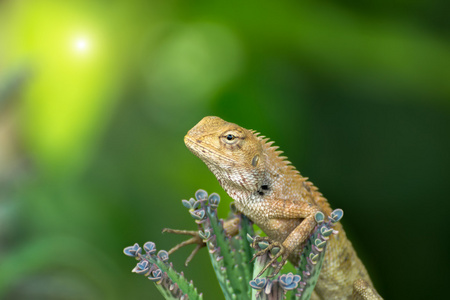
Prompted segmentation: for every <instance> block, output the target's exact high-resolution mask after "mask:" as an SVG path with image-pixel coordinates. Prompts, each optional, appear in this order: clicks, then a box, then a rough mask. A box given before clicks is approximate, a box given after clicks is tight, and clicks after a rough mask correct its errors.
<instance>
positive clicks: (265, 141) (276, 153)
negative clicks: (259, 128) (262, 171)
mask: <svg viewBox="0 0 450 300" xmlns="http://www.w3.org/2000/svg"><path fill="white" fill-rule="evenodd" d="M250 132H251V133H252V134H253V135H254V136H255V137H256V138H258V140H259V141H260V142H261V145H262V146H263V148H264V149H265V150H266V151H267V153H268V154H269V156H271V157H272V158H274V159H275V160H276V161H278V162H279V163H280V164H283V165H284V168H285V170H286V173H289V172H291V173H292V174H293V175H298V176H299V177H301V176H300V172H299V171H298V170H296V169H295V167H294V166H293V165H292V163H291V162H290V161H289V160H287V156H281V154H283V153H284V152H283V151H281V150H278V148H279V147H278V146H272V145H273V144H274V143H275V142H274V141H270V139H269V138H266V137H265V136H264V135H261V133H259V132H256V131H255V130H250Z"/></svg>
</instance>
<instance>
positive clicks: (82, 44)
mask: <svg viewBox="0 0 450 300" xmlns="http://www.w3.org/2000/svg"><path fill="white" fill-rule="evenodd" d="M74 46H75V50H76V51H77V52H80V53H84V52H87V51H88V50H89V46H90V45H89V41H88V40H87V39H86V38H77V39H75V42H74Z"/></svg>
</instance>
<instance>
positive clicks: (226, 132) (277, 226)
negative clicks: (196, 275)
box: [164, 116, 382, 300]
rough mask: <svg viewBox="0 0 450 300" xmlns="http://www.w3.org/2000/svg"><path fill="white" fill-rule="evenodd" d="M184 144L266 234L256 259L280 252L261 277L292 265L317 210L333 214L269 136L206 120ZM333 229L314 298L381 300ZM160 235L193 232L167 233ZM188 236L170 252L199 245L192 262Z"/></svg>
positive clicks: (350, 248) (343, 238)
mask: <svg viewBox="0 0 450 300" xmlns="http://www.w3.org/2000/svg"><path fill="white" fill-rule="evenodd" d="M184 142H185V144H186V146H187V148H188V149H189V150H190V151H191V152H192V153H193V154H195V155H196V156H198V157H199V158H200V159H201V160H202V161H203V162H204V163H205V164H206V165H207V167H208V168H209V170H210V171H211V172H212V173H213V174H214V175H215V176H216V178H217V180H218V181H219V183H220V185H221V186H222V188H223V189H224V190H225V191H226V192H227V194H228V195H229V196H230V197H231V198H233V200H234V201H235V202H234V205H235V207H236V209H237V210H238V211H239V212H240V213H243V214H244V215H246V216H247V217H248V218H249V219H250V220H252V221H253V222H254V223H255V224H256V225H257V226H259V227H260V228H261V229H262V230H263V231H264V232H265V233H266V235H267V237H257V238H255V241H254V242H253V243H256V242H259V241H262V240H264V241H267V242H269V244H270V246H269V247H268V248H266V249H265V250H260V251H259V252H257V253H256V254H255V255H256V256H258V255H262V254H263V253H265V252H267V251H268V250H269V249H271V248H273V247H274V246H276V247H279V248H280V251H279V252H278V253H277V254H276V255H274V257H273V258H272V260H271V261H270V262H269V263H268V264H267V265H266V267H265V268H264V269H263V270H262V271H261V273H260V275H261V274H262V273H263V272H264V270H265V269H266V268H267V267H268V266H269V265H271V264H276V268H275V269H274V271H273V273H272V274H271V275H269V277H270V276H274V275H276V274H277V273H278V272H279V271H280V269H281V268H282V266H283V265H284V264H285V263H286V261H287V260H289V261H290V262H291V263H293V264H294V265H296V264H297V263H298V261H299V251H300V249H301V246H302V244H303V242H304V241H305V240H306V239H307V238H308V237H309V235H310V233H311V232H312V231H313V230H314V227H315V225H316V221H315V219H314V215H315V214H316V212H318V211H321V212H323V213H324V214H325V215H330V214H331V212H332V209H331V207H330V204H329V203H328V201H327V200H326V199H325V198H324V197H323V195H322V194H321V193H320V192H319V191H318V188H317V187H315V186H314V185H313V184H312V183H311V182H310V181H308V178H306V177H303V176H301V175H300V173H299V171H298V170H296V169H295V167H294V166H293V165H292V164H291V163H290V162H289V161H288V160H287V157H285V156H282V155H281V154H282V153H283V152H282V151H279V150H278V147H276V146H273V142H272V141H269V139H268V138H265V136H262V135H260V134H259V133H257V132H256V131H254V130H248V129H245V128H243V127H240V126H238V125H236V124H233V123H229V122H226V121H224V120H223V119H221V118H219V117H213V116H209V117H204V118H203V119H202V120H201V121H200V122H199V123H198V124H197V125H195V126H194V127H193V128H192V129H191V130H189V132H188V133H187V134H186V136H185V138H184ZM226 224H228V225H227V226H228V227H229V228H228V231H229V232H236V231H237V229H236V228H235V227H236V226H237V223H236V222H235V221H234V220H231V221H230V222H228V223H226ZM230 224H231V225H230ZM233 226H234V227H233ZM335 229H336V230H337V231H339V234H338V235H336V236H334V235H333V236H332V237H331V239H330V241H329V242H328V243H329V244H328V246H327V251H326V252H325V259H324V263H323V266H322V270H321V272H320V275H319V280H318V282H317V284H316V287H315V290H314V294H313V297H312V299H327V300H328V299H358V300H359V299H365V300H375V299H382V298H381V297H380V296H379V295H378V293H377V292H376V290H375V289H374V288H373V284H372V281H371V280H370V277H369V274H368V272H367V270H366V268H365V267H364V265H363V264H362V262H361V260H360V259H359V258H358V256H357V254H356V252H355V250H354V248H353V246H352V244H351V242H350V241H349V240H348V239H347V237H346V234H345V232H344V230H343V228H342V225H341V224H340V223H337V224H336V225H335ZM164 231H166V232H173V233H184V234H186V233H187V234H192V233H188V232H187V231H177V230H171V229H165V230H164ZM192 235H194V237H193V238H191V239H190V240H189V241H185V242H183V243H181V244H179V245H177V246H175V247H174V248H172V249H171V250H170V252H169V253H171V252H174V251H175V250H177V249H179V248H180V247H181V246H185V245H187V244H193V243H198V244H199V245H198V246H197V248H196V249H195V250H194V252H193V253H192V254H191V255H190V257H189V258H188V260H190V259H191V258H192V256H193V255H194V254H195V252H196V251H198V249H199V248H200V247H201V245H200V244H201V240H200V239H199V238H198V237H196V236H195V234H192ZM280 257H281V261H280V262H278V261H277V259H279V258H280ZM260 275H258V276H260Z"/></svg>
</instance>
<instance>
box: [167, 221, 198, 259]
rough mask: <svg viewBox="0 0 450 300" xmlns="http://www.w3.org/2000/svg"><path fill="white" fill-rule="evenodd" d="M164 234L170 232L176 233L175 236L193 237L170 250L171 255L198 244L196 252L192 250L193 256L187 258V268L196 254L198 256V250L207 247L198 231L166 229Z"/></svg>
mask: <svg viewBox="0 0 450 300" xmlns="http://www.w3.org/2000/svg"><path fill="white" fill-rule="evenodd" d="M162 232H163V233H165V232H168V233H174V234H182V235H192V237H191V238H190V239H188V240H186V241H184V242H181V243H179V244H177V245H175V246H174V247H172V249H170V250H169V251H168V254H169V255H171V254H172V253H174V252H175V251H177V250H178V249H180V248H182V247H184V246H187V245H193V244H196V245H197V246H196V247H195V248H194V250H192V252H191V254H190V255H189V256H188V257H187V259H186V262H185V263H184V264H185V265H186V266H187V265H188V264H189V262H190V261H191V260H192V259H193V258H194V256H195V254H197V252H198V250H200V249H201V248H203V247H205V246H206V244H205V243H204V242H203V240H202V239H201V238H200V236H199V234H198V231H194V230H178V229H170V228H164V229H163V231H162Z"/></svg>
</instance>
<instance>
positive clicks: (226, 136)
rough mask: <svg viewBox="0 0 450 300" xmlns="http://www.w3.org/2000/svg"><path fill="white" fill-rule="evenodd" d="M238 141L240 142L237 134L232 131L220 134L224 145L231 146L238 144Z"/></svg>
mask: <svg viewBox="0 0 450 300" xmlns="http://www.w3.org/2000/svg"><path fill="white" fill-rule="evenodd" d="M239 140H240V135H239V132H236V131H234V130H233V131H232V130H230V131H228V132H224V133H223V134H222V141H223V142H224V143H226V144H229V145H233V144H236V143H238V142H239Z"/></svg>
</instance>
